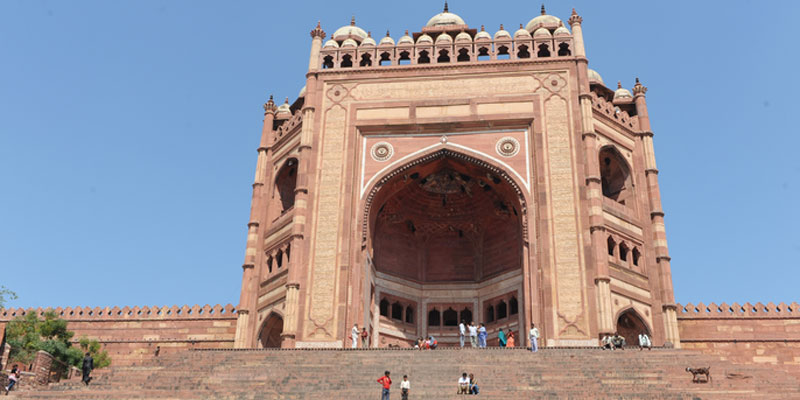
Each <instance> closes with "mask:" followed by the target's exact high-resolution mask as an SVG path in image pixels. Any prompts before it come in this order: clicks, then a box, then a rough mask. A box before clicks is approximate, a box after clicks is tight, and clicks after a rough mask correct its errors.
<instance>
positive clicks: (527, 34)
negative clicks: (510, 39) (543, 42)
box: [514, 24, 531, 39]
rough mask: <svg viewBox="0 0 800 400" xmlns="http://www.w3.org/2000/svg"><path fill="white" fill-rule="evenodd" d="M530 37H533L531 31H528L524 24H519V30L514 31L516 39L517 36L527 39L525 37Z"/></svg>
mask: <svg viewBox="0 0 800 400" xmlns="http://www.w3.org/2000/svg"><path fill="white" fill-rule="evenodd" d="M529 37H531V33H530V32H528V31H526V30H525V28H523V27H522V24H519V29H517V31H516V32H514V38H515V39H516V38H523V39H525V38H529Z"/></svg>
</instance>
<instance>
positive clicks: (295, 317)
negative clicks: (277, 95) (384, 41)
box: [281, 23, 325, 347]
mask: <svg viewBox="0 0 800 400" xmlns="http://www.w3.org/2000/svg"><path fill="white" fill-rule="evenodd" d="M324 38H325V32H324V31H323V30H322V28H321V27H320V24H319V23H317V27H316V28H314V30H312V31H311V54H310V56H309V61H308V74H307V75H306V97H305V100H304V102H303V109H302V110H301V112H302V113H303V126H302V127H301V131H300V147H299V149H298V150H299V155H298V158H297V160H298V165H297V186H296V187H295V200H294V219H293V221H292V223H293V224H292V249H296V250H293V252H292V254H294V255H295V257H294V261H292V262H291V266H290V268H289V273H288V278H287V283H286V311H285V318H284V323H283V334H282V335H281V337H282V339H283V340H282V344H281V346H282V347H295V346H296V343H297V341H298V340H299V339H301V338H298V332H299V328H300V321H299V314H300V309H299V305H300V301H299V300H300V290H301V287H300V278H301V277H303V276H305V275H306V273H307V263H308V257H307V250H306V240H305V237H306V235H305V230H306V221H308V186H309V170H310V162H311V154H312V152H311V149H312V148H311V143H312V139H313V136H314V118H315V115H314V110H315V108H314V105H315V104H316V102H317V101H318V100H317V98H316V81H317V79H316V76H315V75H314V74H313V72H316V71H317V70H318V69H319V52H320V49H321V48H322V40H323V39H324Z"/></svg>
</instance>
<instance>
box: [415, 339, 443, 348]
mask: <svg viewBox="0 0 800 400" xmlns="http://www.w3.org/2000/svg"><path fill="white" fill-rule="evenodd" d="M437 347H439V341H437V340H436V338H434V337H433V336H428V338H427V339H425V338H421V337H420V338H417V341H416V342H414V348H415V349H419V350H433V349H435V348H437Z"/></svg>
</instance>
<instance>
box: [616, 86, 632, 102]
mask: <svg viewBox="0 0 800 400" xmlns="http://www.w3.org/2000/svg"><path fill="white" fill-rule="evenodd" d="M632 98H633V95H632V94H631V92H630V91H628V89H625V88H623V87H622V82H617V90H616V91H614V100H616V99H632Z"/></svg>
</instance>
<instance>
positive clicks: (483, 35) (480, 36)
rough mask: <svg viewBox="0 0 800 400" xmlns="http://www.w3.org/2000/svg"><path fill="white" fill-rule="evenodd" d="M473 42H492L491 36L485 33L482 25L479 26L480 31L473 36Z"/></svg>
mask: <svg viewBox="0 0 800 400" xmlns="http://www.w3.org/2000/svg"><path fill="white" fill-rule="evenodd" d="M475 40H476V41H478V40H492V35H490V34H489V32H486V30H485V29H484V28H483V25H481V31H480V32H478V34H476V35H475Z"/></svg>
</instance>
